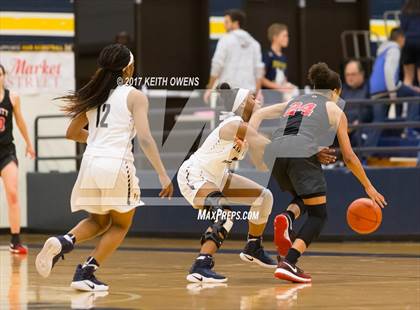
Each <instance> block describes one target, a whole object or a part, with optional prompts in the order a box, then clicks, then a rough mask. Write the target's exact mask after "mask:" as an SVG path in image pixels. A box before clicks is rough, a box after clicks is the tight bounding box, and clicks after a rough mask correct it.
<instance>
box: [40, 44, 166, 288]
mask: <svg viewBox="0 0 420 310" xmlns="http://www.w3.org/2000/svg"><path fill="white" fill-rule="evenodd" d="M98 64H99V68H98V70H97V71H96V73H95V75H94V76H93V77H92V79H91V80H90V81H89V82H88V83H87V84H86V85H85V86H84V87H82V88H81V89H80V90H78V91H77V92H76V93H75V94H73V95H70V96H65V97H62V99H64V100H65V101H66V102H67V103H68V104H67V105H66V106H65V108H64V110H65V111H66V112H67V113H68V114H69V115H70V116H71V117H72V121H71V123H70V126H69V128H68V129H67V138H69V139H71V140H74V141H77V142H80V143H87V148H86V151H85V153H84V155H83V160H82V163H81V167H80V171H79V175H78V177H77V181H76V183H75V185H74V187H73V192H72V195H71V209H72V211H73V212H75V211H78V210H84V211H87V212H88V213H89V217H88V218H86V219H84V220H82V221H81V222H80V223H79V224H78V225H77V226H76V227H74V228H73V229H72V230H70V232H68V233H67V234H66V235H62V236H57V237H51V238H49V239H48V240H47V241H46V242H45V244H44V247H43V249H42V250H41V252H40V253H39V254H38V256H37V258H36V268H37V270H38V272H39V273H40V274H41V275H42V276H43V277H47V276H48V275H49V274H50V272H51V269H52V267H53V266H54V265H55V263H56V262H57V261H58V260H59V258H60V257H61V256H63V254H66V253H68V252H70V251H71V250H72V249H73V247H74V245H75V244H76V242H77V243H81V242H84V241H87V240H89V239H93V238H94V237H96V236H101V237H100V240H99V242H98V243H97V245H96V247H95V249H94V250H93V252H92V253H91V254H90V256H89V257H88V258H87V259H86V261H85V263H84V264H83V265H78V266H77V268H76V272H75V274H74V277H73V281H72V283H71V287H72V288H74V289H77V290H81V291H107V290H108V285H106V284H105V283H103V282H101V281H99V280H98V279H97V278H96V277H95V275H94V272H95V271H96V270H97V269H98V267H99V264H101V263H102V262H103V261H104V260H105V259H106V258H107V257H109V255H111V254H112V253H113V252H114V251H115V250H116V249H117V248H118V246H119V245H120V244H121V242H122V241H123V240H124V237H125V235H126V234H127V232H128V230H129V228H130V226H131V221H132V218H133V216H134V212H135V208H136V207H137V206H139V205H140V204H141V201H140V188H139V184H138V179H137V177H136V169H135V167H134V163H133V162H134V157H133V153H132V144H131V139H132V138H133V137H134V136H135V135H136V133H137V138H138V140H139V144H140V146H141V148H142V150H143V152H144V153H145V155H146V157H147V158H148V159H149V161H150V162H151V164H152V166H153V168H154V169H155V170H156V172H157V173H158V175H159V180H160V183H161V185H162V188H163V189H162V191H161V193H160V196H161V197H171V196H172V192H173V187H172V183H171V181H170V179H169V177H168V175H167V173H166V170H165V168H164V166H163V164H162V161H161V159H160V156H159V152H158V149H157V147H156V143H155V141H154V140H153V138H152V136H151V133H150V128H149V121H148V118H147V114H148V112H147V111H148V101H147V98H146V96H145V95H144V94H142V93H141V92H140V91H138V90H136V89H134V88H133V87H131V86H127V85H120V86H117V81H118V80H119V79H121V78H123V79H125V80H127V79H128V78H130V77H132V75H133V71H134V57H133V54H132V53H131V52H130V50H129V49H128V48H127V47H125V46H124V45H121V44H113V45H109V46H107V47H105V48H104V49H103V50H102V51H101V53H100V55H99V58H98ZM86 125H87V126H88V127H89V129H88V130H85V129H84V128H85V126H86Z"/></svg>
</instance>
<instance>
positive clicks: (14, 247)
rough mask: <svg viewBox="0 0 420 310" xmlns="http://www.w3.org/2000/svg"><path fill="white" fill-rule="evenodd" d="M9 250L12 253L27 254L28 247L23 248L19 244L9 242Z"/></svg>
mask: <svg viewBox="0 0 420 310" xmlns="http://www.w3.org/2000/svg"><path fill="white" fill-rule="evenodd" d="M9 251H10V252H11V253H13V254H21V255H26V254H28V249H27V248H25V247H24V246H23V245H21V244H10V246H9Z"/></svg>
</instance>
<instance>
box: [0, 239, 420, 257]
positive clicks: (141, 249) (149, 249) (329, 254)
mask: <svg viewBox="0 0 420 310" xmlns="http://www.w3.org/2000/svg"><path fill="white" fill-rule="evenodd" d="M42 246H43V245H42V244H38V243H35V244H31V243H30V244H28V247H29V249H41V248H42ZM77 249H79V250H92V249H94V246H89V245H81V246H77ZM0 251H9V249H8V247H5V248H0ZM118 251H132V252H169V253H195V254H197V253H198V248H185V247H181V248H174V247H167V248H155V247H133V246H122V247H120V248H118ZM241 252H242V250H241V249H220V250H219V251H218V253H220V254H240V253H241ZM267 253H268V254H270V255H277V252H276V251H271V250H267ZM305 256H314V257H332V256H339V257H379V258H406V259H410V258H411V259H420V254H398V253H361V252H331V251H325V252H324V251H322V252H321V251H316V252H314V251H308V252H305Z"/></svg>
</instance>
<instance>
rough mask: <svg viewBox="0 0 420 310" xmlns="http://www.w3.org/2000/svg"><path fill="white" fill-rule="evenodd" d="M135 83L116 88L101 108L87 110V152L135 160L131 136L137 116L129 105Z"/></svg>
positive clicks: (132, 136) (134, 132)
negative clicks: (132, 113)
mask: <svg viewBox="0 0 420 310" xmlns="http://www.w3.org/2000/svg"><path fill="white" fill-rule="evenodd" d="M133 89H135V88H134V87H132V86H127V85H122V86H118V87H117V88H115V90H114V91H112V92H111V93H110V95H109V97H108V99H107V100H106V101H105V102H104V103H103V104H101V105H100V106H99V107H98V108H96V109H93V110H90V111H88V112H86V116H87V118H88V120H89V136H88V139H87V148H86V151H85V155H89V156H99V157H113V158H121V159H126V160H130V161H134V157H133V153H132V144H131V140H132V139H133V138H134V136H135V135H136V131H135V128H134V120H133V117H132V115H131V112H130V111H129V110H128V107H127V98H128V94H129V92H130V91H131V90H133Z"/></svg>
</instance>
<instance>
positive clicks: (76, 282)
mask: <svg viewBox="0 0 420 310" xmlns="http://www.w3.org/2000/svg"><path fill="white" fill-rule="evenodd" d="M95 270H96V267H95V266H94V265H87V266H85V267H82V265H80V264H79V265H77V268H76V272H75V273H74V277H73V282H71V284H70V287H72V288H74V289H75V290H78V291H85V292H103V291H108V289H109V287H108V285H107V284H105V283H103V282H101V281H99V280H98V279H96V277H95V274H94V272H95Z"/></svg>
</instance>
